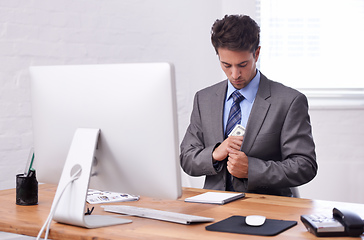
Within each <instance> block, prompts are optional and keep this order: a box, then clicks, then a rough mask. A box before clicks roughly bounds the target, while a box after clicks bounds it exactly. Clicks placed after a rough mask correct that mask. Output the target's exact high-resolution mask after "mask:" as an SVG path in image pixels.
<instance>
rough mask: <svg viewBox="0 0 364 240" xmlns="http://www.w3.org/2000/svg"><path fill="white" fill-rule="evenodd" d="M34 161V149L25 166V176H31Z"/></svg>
mask: <svg viewBox="0 0 364 240" xmlns="http://www.w3.org/2000/svg"><path fill="white" fill-rule="evenodd" d="M33 160H34V149H33V148H30V151H29V157H28V161H27V165H26V166H25V169H24V175H28V174H29V170H30V168H31V167H32V165H33Z"/></svg>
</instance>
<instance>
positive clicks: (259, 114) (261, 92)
mask: <svg viewBox="0 0 364 240" xmlns="http://www.w3.org/2000/svg"><path fill="white" fill-rule="evenodd" d="M269 97H270V85H269V82H268V79H267V78H266V77H265V76H264V75H263V74H261V76H260V83H259V89H258V92H257V96H256V97H255V101H254V104H253V107H252V110H251V113H250V116H249V120H248V123H247V127H246V133H245V137H244V142H243V145H242V147H241V149H242V151H243V152H245V153H246V154H247V155H248V153H249V151H250V149H251V148H252V146H253V144H254V142H255V139H256V137H257V135H258V133H259V131H260V129H261V127H262V125H263V122H264V120H265V118H266V116H267V113H268V110H269V108H270V103H269V102H268V101H267V99H268V98H269Z"/></svg>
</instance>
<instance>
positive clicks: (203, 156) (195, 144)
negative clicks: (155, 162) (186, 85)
mask: <svg viewBox="0 0 364 240" xmlns="http://www.w3.org/2000/svg"><path fill="white" fill-rule="evenodd" d="M215 146H216V144H214V145H210V146H206V144H205V142H204V133H203V126H202V120H201V112H200V107H199V93H196V95H195V98H194V104H193V110H192V114H191V119H190V125H189V126H188V128H187V131H186V134H185V136H184V138H183V140H182V143H181V154H180V162H181V167H182V169H183V170H184V171H185V172H186V173H187V174H189V175H191V176H203V175H214V174H216V170H215V168H214V166H213V163H212V152H213V150H214V148H215Z"/></svg>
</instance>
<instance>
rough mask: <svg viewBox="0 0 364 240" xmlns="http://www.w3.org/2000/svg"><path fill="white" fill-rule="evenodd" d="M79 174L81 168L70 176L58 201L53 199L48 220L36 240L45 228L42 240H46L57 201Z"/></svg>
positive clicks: (37, 239)
mask: <svg viewBox="0 0 364 240" xmlns="http://www.w3.org/2000/svg"><path fill="white" fill-rule="evenodd" d="M80 172H81V168H80V169H78V171H77V172H76V173H75V174H73V175H72V177H71V179H70V181H69V182H68V183H67V184H66V185H65V186H64V188H63V189H62V191H61V194H60V195H59V196H58V199H54V201H53V204H52V207H51V210H50V212H49V215H48V218H47V220H46V221H45V223H44V224H43V226H42V228H41V229H40V231H39V233H38V236H37V238H36V240H40V239H41V238H40V237H41V235H42V233H43V232H44V229H45V228H47V229H46V233H45V236H44V240H46V239H48V234H49V229H50V226H51V223H52V220H53V216H54V213H55V211H56V209H57V205H58V203H59V200H60V199H61V197H62V195H63V193H64V191H65V190H66V189H67V187H68V186H69V185H70V184H71V183H73V182H74V181H75V180H77V179H78V178H79V177H80Z"/></svg>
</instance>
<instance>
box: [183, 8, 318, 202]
mask: <svg viewBox="0 0 364 240" xmlns="http://www.w3.org/2000/svg"><path fill="white" fill-rule="evenodd" d="M259 36H260V28H259V26H258V25H257V23H256V22H255V21H254V20H252V19H251V18H250V17H248V16H241V15H230V16H225V17H224V18H223V19H221V20H216V22H215V23H214V24H213V26H212V31H211V41H212V44H213V46H214V48H215V50H216V53H217V55H218V57H219V60H220V64H221V68H222V70H223V71H224V72H225V74H226V76H227V78H228V79H227V80H224V81H222V82H219V83H217V84H215V85H213V86H210V87H207V88H205V89H202V90H200V91H199V92H197V93H196V95H195V98H194V104H193V110H192V114H191V119H190V125H189V126H188V129H187V131H186V134H185V136H184V139H183V141H182V143H181V155H180V160H181V166H182V168H183V170H184V171H185V172H186V173H187V174H189V175H191V176H203V175H206V180H205V185H204V188H207V189H216V190H229V191H239V192H252V193H262V194H274V195H282V196H292V192H291V189H290V188H291V187H295V186H299V185H302V184H304V183H307V182H309V181H310V180H311V179H313V178H314V177H315V175H316V173H317V163H316V154H315V144H314V142H313V139H312V134H311V125H310V118H309V115H308V103H307V99H306V97H305V96H304V95H303V94H302V93H300V92H298V91H296V90H294V89H292V88H289V87H286V86H284V85H282V84H280V83H277V82H274V81H271V80H269V79H267V78H266V77H265V76H264V75H263V74H262V73H261V72H260V71H259V70H257V68H256V62H257V61H258V58H259V54H260V46H259ZM282 71H284V70H283V69H282ZM292 77H294V76H292ZM236 90H237V91H236ZM235 91H236V92H235ZM230 111H231V112H232V113H230ZM230 115H233V117H231V116H230ZM234 118H235V120H232V119H234ZM234 121H237V122H236V123H234ZM236 124H241V125H242V126H243V127H245V128H246V132H245V135H244V136H228V133H229V132H230V131H231V129H232V128H233V126H234V125H236Z"/></svg>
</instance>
